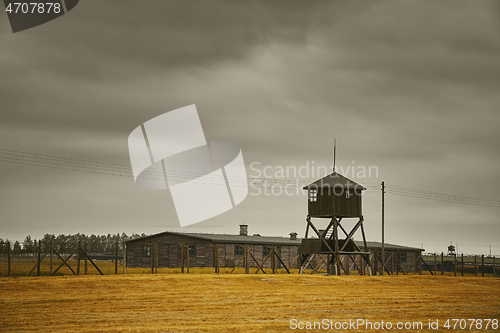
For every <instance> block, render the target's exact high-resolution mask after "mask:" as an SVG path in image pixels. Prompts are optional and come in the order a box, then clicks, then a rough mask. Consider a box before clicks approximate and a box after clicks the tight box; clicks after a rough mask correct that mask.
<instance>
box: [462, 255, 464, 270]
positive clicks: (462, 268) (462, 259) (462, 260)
mask: <svg viewBox="0 0 500 333" xmlns="http://www.w3.org/2000/svg"><path fill="white" fill-rule="evenodd" d="M462 276H464V254H463V253H462Z"/></svg>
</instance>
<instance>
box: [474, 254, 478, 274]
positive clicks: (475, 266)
mask: <svg viewBox="0 0 500 333" xmlns="http://www.w3.org/2000/svg"><path fill="white" fill-rule="evenodd" d="M474 276H477V256H476V255H474Z"/></svg>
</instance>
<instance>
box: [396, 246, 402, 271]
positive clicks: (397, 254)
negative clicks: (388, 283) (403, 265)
mask: <svg viewBox="0 0 500 333" xmlns="http://www.w3.org/2000/svg"><path fill="white" fill-rule="evenodd" d="M396 256H397V257H396V275H399V264H400V262H399V257H400V256H401V255H400V253H399V250H397V251H396Z"/></svg>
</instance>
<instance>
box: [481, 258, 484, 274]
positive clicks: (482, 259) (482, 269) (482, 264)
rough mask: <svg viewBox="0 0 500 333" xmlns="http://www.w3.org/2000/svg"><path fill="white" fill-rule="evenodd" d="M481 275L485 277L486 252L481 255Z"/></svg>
mask: <svg viewBox="0 0 500 333" xmlns="http://www.w3.org/2000/svg"><path fill="white" fill-rule="evenodd" d="M481 277H484V254H482V255H481Z"/></svg>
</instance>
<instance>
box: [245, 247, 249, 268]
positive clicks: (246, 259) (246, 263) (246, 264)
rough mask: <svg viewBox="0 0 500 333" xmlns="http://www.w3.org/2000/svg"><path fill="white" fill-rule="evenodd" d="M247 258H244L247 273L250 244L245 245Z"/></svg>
mask: <svg viewBox="0 0 500 333" xmlns="http://www.w3.org/2000/svg"><path fill="white" fill-rule="evenodd" d="M244 256H245V259H244V264H245V274H248V273H249V271H248V245H245V254H244Z"/></svg>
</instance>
